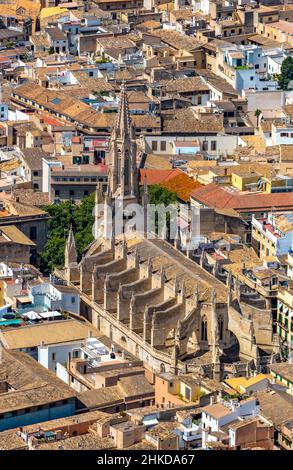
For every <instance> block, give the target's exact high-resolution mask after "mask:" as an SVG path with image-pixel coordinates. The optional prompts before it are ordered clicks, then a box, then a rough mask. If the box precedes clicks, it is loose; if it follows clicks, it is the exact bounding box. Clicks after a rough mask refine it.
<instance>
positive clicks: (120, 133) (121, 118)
mask: <svg viewBox="0 0 293 470" xmlns="http://www.w3.org/2000/svg"><path fill="white" fill-rule="evenodd" d="M129 135H131V121H130V116H129V107H128V98H127V91H126V86H125V81H124V80H123V82H122V85H121V93H120V103H119V108H118V113H117V118H116V122H115V137H116V138H118V139H123V140H124V139H125V138H126V136H129Z"/></svg>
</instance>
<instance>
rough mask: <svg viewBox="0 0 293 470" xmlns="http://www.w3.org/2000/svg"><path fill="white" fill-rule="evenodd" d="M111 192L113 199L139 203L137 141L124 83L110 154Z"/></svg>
mask: <svg viewBox="0 0 293 470" xmlns="http://www.w3.org/2000/svg"><path fill="white" fill-rule="evenodd" d="M108 184H109V190H110V192H111V194H112V196H113V198H114V199H115V198H120V199H123V200H125V203H124V204H123V206H125V205H127V203H128V202H132V203H134V202H137V198H138V171H137V166H136V141H135V132H134V127H133V124H132V123H131V119H130V116H129V109H128V98H127V91H126V87H125V83H124V82H123V83H122V87H121V94H120V103H119V108H118V113H117V118H116V120H115V125H114V129H113V131H112V136H111V143H110V153H109V183H108Z"/></svg>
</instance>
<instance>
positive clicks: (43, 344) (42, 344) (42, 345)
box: [40, 340, 45, 348]
mask: <svg viewBox="0 0 293 470" xmlns="http://www.w3.org/2000/svg"><path fill="white" fill-rule="evenodd" d="M44 346H45V342H44V341H43V340H42V341H40V347H41V348H43V347H44Z"/></svg>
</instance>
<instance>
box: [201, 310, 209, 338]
mask: <svg viewBox="0 0 293 470" xmlns="http://www.w3.org/2000/svg"><path fill="white" fill-rule="evenodd" d="M200 337H201V340H202V341H207V340H208V321H207V318H206V316H204V317H202V320H201V334H200Z"/></svg>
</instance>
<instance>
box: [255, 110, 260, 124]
mask: <svg viewBox="0 0 293 470" xmlns="http://www.w3.org/2000/svg"><path fill="white" fill-rule="evenodd" d="M254 115H255V117H256V118H257V127H259V122H260V116H261V110H260V109H256V110H255V113H254Z"/></svg>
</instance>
